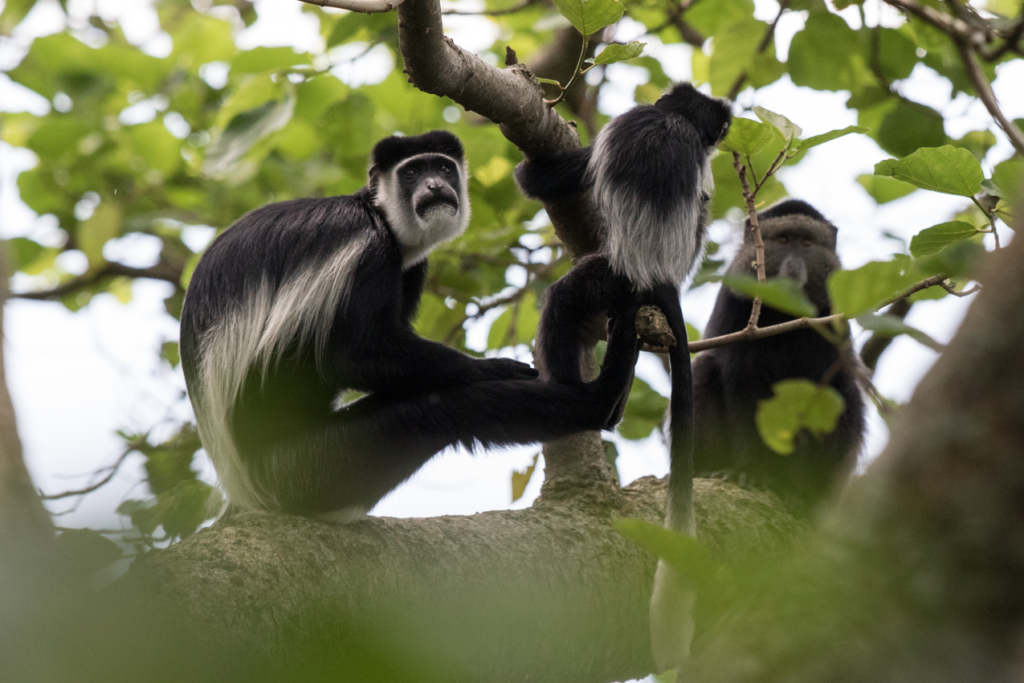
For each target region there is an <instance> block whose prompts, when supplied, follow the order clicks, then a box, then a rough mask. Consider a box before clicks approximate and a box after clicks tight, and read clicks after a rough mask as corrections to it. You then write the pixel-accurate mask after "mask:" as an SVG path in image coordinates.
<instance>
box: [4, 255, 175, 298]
mask: <svg viewBox="0 0 1024 683" xmlns="http://www.w3.org/2000/svg"><path fill="white" fill-rule="evenodd" d="M118 276H122V277H130V278H145V279H149V280H162V281H164V282H170V283H171V284H173V285H174V286H175V287H178V288H181V270H180V269H179V268H175V267H174V266H171V265H169V264H167V263H165V262H163V261H161V262H160V263H158V264H156V265H155V266H153V267H151V268H132V267H131V266H125V265H122V264H120V263H112V262H107V263H105V264H104V265H103V266H102V267H100V268H98V269H97V270H94V271H92V272H89V273H86V274H85V275H82V276H80V277H76V278H72V279H71V280H68V281H67V282H65V283H64V284H62V285H57V286H56V287H54V288H53V289H47V290H43V291H40V292H12V293H11V297H12V298H14V299H28V300H31V301H47V300H52V299H59V298H61V297H63V296H67V295H68V294H70V293H72V292H74V291H75V290H78V289H81V288H83V287H88V286H90V285H93V284H95V283H97V282H99V281H100V280H102V279H103V278H107V277H118Z"/></svg>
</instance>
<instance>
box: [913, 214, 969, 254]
mask: <svg viewBox="0 0 1024 683" xmlns="http://www.w3.org/2000/svg"><path fill="white" fill-rule="evenodd" d="M977 234H978V229H977V228H976V227H974V226H973V225H971V224H970V223H965V222H963V221H950V222H949V223H940V224H938V225H933V226H932V227H930V228H925V229H924V230H922V231H921V232H919V233H917V234H916V235H914V238H913V239H912V240H910V255H911V256H913V257H915V258H920V257H921V256H931V255H932V254H937V253H939V252H940V251H942V250H943V249H945V248H946V247H947V246H949V245H950V244H952V243H953V242H959V241H960V240H965V239H967V238H968V237H974V236H975V235H977Z"/></svg>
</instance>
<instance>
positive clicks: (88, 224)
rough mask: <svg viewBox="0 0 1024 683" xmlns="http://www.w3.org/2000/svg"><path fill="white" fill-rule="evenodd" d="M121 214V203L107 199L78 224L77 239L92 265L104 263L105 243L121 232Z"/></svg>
mask: <svg viewBox="0 0 1024 683" xmlns="http://www.w3.org/2000/svg"><path fill="white" fill-rule="evenodd" d="M121 215H122V212H121V205H120V204H118V203H117V202H109V201H105V202H103V203H101V204H100V205H99V206H97V207H96V210H95V211H94V212H93V214H92V216H90V217H89V218H88V219H86V220H84V221H82V222H81V223H80V224H79V225H78V230H77V231H76V232H75V241H76V242H77V244H78V248H79V249H81V250H82V251H83V252H84V253H85V255H86V256H87V257H88V258H89V265H90V266H96V265H98V264H100V263H103V245H105V244H106V243H107V241H108V240H112V239H114V238H115V237H118V236H119V235H120V234H121Z"/></svg>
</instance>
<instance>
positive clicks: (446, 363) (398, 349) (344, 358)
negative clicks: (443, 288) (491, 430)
mask: <svg viewBox="0 0 1024 683" xmlns="http://www.w3.org/2000/svg"><path fill="white" fill-rule="evenodd" d="M386 259H387V254H386V252H378V251H375V250H372V249H371V250H367V253H366V255H365V256H364V258H363V260H362V262H361V263H360V265H359V268H358V270H357V272H356V273H355V275H354V278H353V279H354V281H355V282H357V283H358V289H357V290H355V291H353V292H352V295H351V296H349V297H347V299H346V302H345V303H344V304H343V306H342V308H341V310H340V311H339V313H338V316H337V319H336V321H335V325H334V330H333V332H332V336H331V341H330V343H329V345H328V349H327V352H326V354H325V357H324V358H323V359H322V361H323V364H324V367H325V368H326V369H327V371H328V373H329V374H330V375H331V376H330V381H331V382H332V383H333V384H334V385H335V386H338V387H351V388H356V389H360V390H363V391H368V392H387V393H401V394H407V393H420V392H424V391H431V390H435V389H441V388H445V387H451V386H459V385H465V384H473V383H476V382H487V381H494V380H509V379H532V378H534V377H536V376H537V371H536V370H534V369H533V368H531V367H530V366H529V365H527V364H525V363H520V362H518V361H515V360H512V359H510V358H487V359H481V358H473V357H472V356H468V355H466V354H464V353H462V352H460V351H457V350H455V349H452V348H450V347H448V346H445V345H444V344H439V343H437V342H433V341H430V340H427V339H423V338H422V337H420V336H418V335H417V334H416V333H415V332H414V331H413V330H412V328H411V326H410V324H409V321H408V319H407V316H409V317H411V316H412V314H413V312H414V311H415V309H416V304H418V301H419V294H420V292H421V290H422V276H423V273H425V270H426V264H425V263H424V264H421V265H420V266H415V267H414V268H413V269H410V270H409V271H406V272H405V273H404V274H403V273H402V271H401V269H400V267H399V266H398V265H397V264H394V263H389V262H387V260H386Z"/></svg>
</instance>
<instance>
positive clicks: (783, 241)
mask: <svg viewBox="0 0 1024 683" xmlns="http://www.w3.org/2000/svg"><path fill="white" fill-rule="evenodd" d="M779 244H789V238H788V237H780V238H779Z"/></svg>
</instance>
